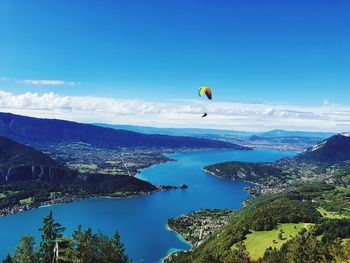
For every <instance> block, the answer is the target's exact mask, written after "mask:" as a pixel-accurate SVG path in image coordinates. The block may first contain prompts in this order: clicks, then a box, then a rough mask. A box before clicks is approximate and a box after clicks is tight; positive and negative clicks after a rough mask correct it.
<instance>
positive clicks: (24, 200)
mask: <svg viewBox="0 0 350 263" xmlns="http://www.w3.org/2000/svg"><path fill="white" fill-rule="evenodd" d="M19 202H20V203H21V204H22V205H26V204H31V203H32V202H33V198H32V197H28V198H25V199H21V200H20V201H19Z"/></svg>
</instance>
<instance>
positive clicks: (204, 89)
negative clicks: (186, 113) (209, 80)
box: [199, 87, 213, 100]
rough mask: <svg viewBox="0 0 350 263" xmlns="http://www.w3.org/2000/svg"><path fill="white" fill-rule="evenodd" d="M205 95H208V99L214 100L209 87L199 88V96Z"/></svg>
mask: <svg viewBox="0 0 350 263" xmlns="http://www.w3.org/2000/svg"><path fill="white" fill-rule="evenodd" d="M203 94H205V95H207V98H208V99H210V100H211V99H212V98H213V95H212V92H211V89H210V88H208V87H200V88H199V96H200V97H202V96H203Z"/></svg>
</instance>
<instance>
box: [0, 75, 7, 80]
mask: <svg viewBox="0 0 350 263" xmlns="http://www.w3.org/2000/svg"><path fill="white" fill-rule="evenodd" d="M7 79H8V78H6V77H3V76H2V77H1V76H0V80H7Z"/></svg>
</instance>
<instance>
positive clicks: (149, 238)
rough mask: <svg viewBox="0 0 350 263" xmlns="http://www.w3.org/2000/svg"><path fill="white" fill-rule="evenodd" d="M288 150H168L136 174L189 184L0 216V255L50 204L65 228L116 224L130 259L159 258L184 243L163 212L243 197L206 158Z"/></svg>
mask: <svg viewBox="0 0 350 263" xmlns="http://www.w3.org/2000/svg"><path fill="white" fill-rule="evenodd" d="M293 154H294V153H293V152H288V151H278V150H254V151H198V152H182V153H175V154H171V155H170V157H171V158H174V159H176V161H175V162H168V163H163V164H159V165H155V166H152V167H150V168H147V169H144V170H142V172H141V173H140V174H139V176H138V177H139V178H141V179H144V180H147V181H150V182H152V183H154V184H164V185H179V184H186V185H188V186H189V188H188V189H186V190H180V189H178V190H173V191H166V192H160V193H156V194H152V195H147V196H142V197H135V198H128V199H110V198H100V199H93V200H84V201H79V202H75V203H70V204H61V205H54V206H51V207H45V208H40V209H34V210H31V211H26V212H22V213H18V214H16V215H13V216H7V217H1V218H0V258H3V257H5V256H6V255H7V253H8V252H10V251H13V249H14V247H15V245H16V244H17V243H18V241H19V239H20V237H21V236H22V235H24V234H32V235H35V236H37V238H38V240H39V237H40V235H39V232H38V231H37V229H38V228H39V227H40V226H41V221H42V218H43V217H45V216H46V215H47V214H48V212H49V211H50V209H52V210H53V213H54V216H55V218H56V219H57V220H58V221H59V222H60V223H61V224H62V225H64V226H65V227H67V230H66V233H68V234H70V233H71V232H72V231H73V230H74V229H76V227H77V225H78V224H82V226H83V228H84V227H85V228H86V227H91V228H92V229H93V230H95V231H97V230H101V231H102V232H104V233H107V234H109V235H112V234H113V232H114V231H115V230H118V231H119V233H120V235H121V238H122V241H123V242H124V244H125V246H126V252H127V254H128V255H129V257H130V258H131V259H132V260H133V262H145V263H152V262H157V261H159V260H160V259H161V258H162V257H164V256H166V255H167V254H168V253H169V252H170V251H174V250H179V249H189V248H190V246H189V245H188V244H187V243H185V242H184V241H181V240H180V239H179V238H178V237H177V235H176V234H175V233H173V232H170V231H168V230H167V229H166V226H165V223H166V221H167V219H168V218H170V217H176V216H178V215H181V214H184V213H187V212H190V211H193V210H197V209H201V208H230V209H238V208H240V207H241V206H242V202H243V200H245V199H246V198H248V194H247V193H246V192H245V191H244V189H243V188H244V187H245V186H246V185H247V184H246V183H244V182H239V181H232V180H224V179H219V178H217V177H215V176H212V175H208V174H206V173H204V172H203V170H202V168H203V167H204V166H206V165H208V164H214V163H217V162H223V161H228V160H239V161H251V162H258V161H259V162H260V161H264V162H265V161H274V160H277V159H279V158H282V157H286V156H292V155H293Z"/></svg>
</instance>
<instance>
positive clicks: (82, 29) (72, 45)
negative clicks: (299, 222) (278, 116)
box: [0, 0, 350, 121]
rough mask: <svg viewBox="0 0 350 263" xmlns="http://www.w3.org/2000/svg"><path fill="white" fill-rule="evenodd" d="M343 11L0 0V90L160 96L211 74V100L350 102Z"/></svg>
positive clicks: (184, 0) (182, 2)
mask: <svg viewBox="0 0 350 263" xmlns="http://www.w3.org/2000/svg"><path fill="white" fill-rule="evenodd" d="M349 13H350V1H349V0H333V1H332V0H318V1H302V0H284V1H280V0H279V1H277V0H276V1H272V0H266V1H261V0H240V1H232V0H231V1H224V0H222V1H214V0H211V1H208V0H207V1H205V0H203V1H199V0H196V1H194V0H193V1H189V0H177V1H164V0H147V1H146V0H142V1H141V0H134V1H128V0H116V1H103V3H102V2H101V1H97V0H96V1H91V0H90V1H88V0H75V1H70V0H61V1H46V0H33V1H25V0H22V1H19V0H1V2H0V36H1V41H0V77H1V79H0V90H3V91H5V92H10V93H11V94H12V95H17V96H19V95H21V94H24V93H26V92H38V93H39V94H47V93H49V92H53V93H54V94H56V95H58V96H73V97H82V96H84V97H86V96H89V97H108V98H114V99H130V100H135V99H137V100H143V101H145V102H150V101H152V102H160V103H162V102H167V101H171V100H187V99H189V100H192V99H193V100H196V99H197V97H196V96H197V88H198V86H200V85H208V86H210V87H212V88H213V91H214V99H215V100H217V101H239V102H246V103H248V102H263V103H270V104H279V105H280V104H282V105H296V106H304V107H306V106H312V107H318V106H322V105H323V104H327V105H328V104H334V105H342V106H350V96H349V95H348V93H349V90H350V74H349V72H350V49H349V47H350V16H349ZM35 80H36V81H40V80H47V81H49V80H56V81H61V82H34V81H35ZM54 83H55V84H54ZM39 84H41V85H39ZM0 106H1V105H0ZM346 117H347V116H346ZM92 121H93V120H92Z"/></svg>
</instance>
